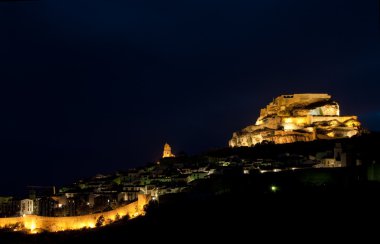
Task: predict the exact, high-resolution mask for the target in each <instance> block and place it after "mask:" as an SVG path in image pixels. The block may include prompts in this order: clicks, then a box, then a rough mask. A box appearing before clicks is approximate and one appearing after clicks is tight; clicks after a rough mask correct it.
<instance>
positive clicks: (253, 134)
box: [229, 93, 361, 147]
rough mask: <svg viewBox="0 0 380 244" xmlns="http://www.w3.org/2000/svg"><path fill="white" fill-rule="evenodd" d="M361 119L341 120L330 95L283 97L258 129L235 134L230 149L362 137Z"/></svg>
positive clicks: (264, 115) (272, 105)
mask: <svg viewBox="0 0 380 244" xmlns="http://www.w3.org/2000/svg"><path fill="white" fill-rule="evenodd" d="M360 125H361V124H360V122H359V121H358V118H357V116H340V109H339V104H338V103H337V102H335V101H333V100H332V99H331V96H330V95H328V94H313V93H308V94H293V95H282V96H279V97H277V98H275V99H274V100H273V102H271V103H270V104H269V105H267V106H266V107H265V108H263V109H261V111H260V116H259V118H258V119H257V121H256V123H255V125H250V126H247V127H246V128H244V129H242V130H241V131H238V132H234V133H233V136H232V138H231V140H230V141H229V146H230V147H241V146H248V147H249V146H253V145H255V144H257V143H261V142H264V141H267V142H274V143H276V144H282V143H292V142H297V141H313V140H317V139H333V138H343V137H352V136H354V135H357V134H359V133H360Z"/></svg>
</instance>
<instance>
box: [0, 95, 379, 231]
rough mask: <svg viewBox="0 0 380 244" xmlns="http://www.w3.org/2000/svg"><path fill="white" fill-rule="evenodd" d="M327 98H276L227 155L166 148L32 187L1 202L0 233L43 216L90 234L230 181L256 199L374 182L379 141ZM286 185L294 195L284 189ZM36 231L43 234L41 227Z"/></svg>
mask: <svg viewBox="0 0 380 244" xmlns="http://www.w3.org/2000/svg"><path fill="white" fill-rule="evenodd" d="M330 98H331V97H330V96H329V95H327V94H316V95H305V94H302V95H300V94H295V95H292V96H286V97H284V96H281V97H278V98H276V99H275V100H274V102H273V103H271V104H270V105H268V107H267V108H266V109H263V110H262V111H261V114H260V117H259V119H258V121H257V122H256V125H254V126H251V127H248V128H251V129H244V130H243V132H241V133H234V137H233V139H231V141H230V142H229V145H230V147H229V148H222V149H218V150H211V151H207V152H205V153H202V154H199V155H192V156H188V155H186V154H183V153H176V151H175V146H174V147H173V148H174V152H173V150H172V147H171V146H170V145H169V144H168V143H165V144H164V146H163V150H162V157H161V158H160V159H159V160H157V161H156V162H152V163H149V164H147V165H145V166H142V167H138V168H130V169H127V170H125V171H118V172H115V173H113V174H107V175H106V174H98V175H95V176H93V177H91V178H88V179H80V180H78V181H76V182H73V183H72V184H70V185H66V186H62V187H60V188H59V189H58V190H57V189H56V188H55V187H41V186H34V187H33V186H32V187H29V188H28V196H27V197H26V198H17V197H13V196H3V197H0V227H6V228H11V229H12V230H25V229H28V228H29V229H30V230H33V229H35V225H36V224H35V223H34V224H30V223H29V222H28V224H26V222H25V221H27V220H28V219H30V218H32V219H33V218H34V219H33V221H37V220H35V219H36V218H38V216H41V217H53V218H54V217H55V218H56V219H55V220H56V221H63V220H65V221H66V220H67V219H61V218H62V217H80V218H78V219H75V218H71V219H70V221H71V222H70V223H71V224H65V225H63V224H62V223H61V222H54V223H53V222H52V223H53V224H50V225H48V226H47V227H46V229H44V230H49V231H58V230H70V229H80V228H93V227H96V226H102V225H106V224H110V223H112V222H114V221H116V220H118V219H120V218H121V217H123V216H128V217H129V218H132V217H136V216H138V215H141V214H144V211H145V210H144V205H149V204H150V203H165V202H167V199H170V198H172V197H173V196H175V195H181V194H193V195H194V194H195V195H199V194H203V195H202V196H203V197H204V196H205V195H204V194H205V192H207V194H206V195H207V196H214V195H220V194H224V193H226V192H230V191H233V190H232V188H231V184H235V183H231V182H230V181H228V182H229V183H228V184H226V183H221V182H224V180H225V179H230V178H231V177H232V178H233V179H234V181H235V182H242V181H245V180H247V179H249V182H251V181H255V182H256V183H255V187H254V189H256V190H255V191H257V192H259V193H270V192H272V193H276V192H279V191H294V190H295V189H296V188H298V187H300V186H305V185H307V186H308V187H312V188H313V187H320V186H321V185H324V186H329V185H340V186H341V187H343V188H345V187H348V186H351V185H347V184H361V183H362V182H379V181H380V174H379V169H380V167H379V162H380V161H379V156H378V153H377V148H376V142H378V139H379V135H378V134H377V133H362V130H361V128H360V123H359V122H358V120H357V117H356V116H343V117H342V116H340V112H339V107H338V105H337V103H336V102H333V101H331V100H330ZM301 101H302V103H301ZM301 104H302V106H301ZM305 104H308V105H305ZM267 130H270V131H271V133H272V134H271V135H272V136H270V135H269V134H270V133H269V134H268V131H267ZM273 133H274V134H273ZM278 133H280V134H281V136H279V137H277V135H279V134H278ZM331 133H332V134H331ZM264 135H266V136H264ZM273 135H276V136H273ZM259 137H260V139H258V140H256V139H257V138H259ZM255 138H256V139H255ZM281 138H282V139H281ZM284 138H288V139H289V138H292V139H289V140H288V139H286V140H285V139H284ZM300 138H301V139H300ZM319 139H330V140H319ZM255 140H256V141H255ZM285 142H292V143H285ZM321 174H323V175H324V176H323V177H320V176H321ZM326 175H328V177H326ZM247 177H248V178H247ZM279 179H282V180H283V181H282V183H281V181H279ZM284 179H287V180H284ZM347 179H349V180H347ZM206 182H207V183H206ZM289 182H292V187H288V188H287V187H286V186H285V185H287V184H289ZM347 182H348V183H347ZM259 186H260V187H259ZM244 187H246V186H244ZM257 187H259V188H257ZM200 189H202V190H200ZM205 189H207V190H205ZM286 189H287V190H286ZM309 190H310V189H309ZM257 192H256V193H257ZM143 196H144V197H143ZM142 199H143V200H142ZM126 209H128V210H126ZM121 213H122V215H123V216H120V214H121ZM29 216H37V217H29ZM104 216H110V217H109V219H104ZM102 218H103V219H102ZM88 219H90V220H89V221H88ZM11 220H12V221H13V222H11V223H12V224H9V223H10V222H9V221H11ZM53 220H54V219H53ZM53 220H51V221H53ZM20 221H21V222H23V221H24V222H25V223H21V224H19V223H20ZM49 221H50V220H49ZM75 221H76V222H75ZM40 222H41V221H40ZM77 222H78V223H77ZM79 222H80V223H79ZM15 223H17V224H15ZM23 224H24V225H23ZM20 225H23V226H20ZM39 227H40V228H45V227H44V225H43V224H41V223H40V225H39Z"/></svg>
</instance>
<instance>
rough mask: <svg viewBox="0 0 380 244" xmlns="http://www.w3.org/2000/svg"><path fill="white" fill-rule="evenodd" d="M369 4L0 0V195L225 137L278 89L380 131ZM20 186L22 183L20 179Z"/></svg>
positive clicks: (373, 13)
mask: <svg viewBox="0 0 380 244" xmlns="http://www.w3.org/2000/svg"><path fill="white" fill-rule="evenodd" d="M378 15H379V7H378V1H364V2H363V1H357V0H328V1H327V0H326V1H321V0H318V1H317V0H308V1H285V0H267V1H241V0H234V1H220V0H218V1H217V0H215V1H210V0H189V1H178V0H175V1H174V0H173V1H166V0H160V1H157V0H154V1H153V0H152V1H144V0H133V1H132V0H91V1H84V0H54V1H53V0H50V1H49V0H40V1H0V80H1V89H0V98H1V105H2V106H1V122H0V123H1V124H0V125H1V126H0V145H1V152H0V153H1V154H0V163H1V165H2V166H1V172H2V174H1V177H0V194H9V193H11V192H13V191H15V192H16V191H21V190H22V189H23V186H25V185H28V184H29V185H30V184H33V185H36V184H44V185H50V184H56V185H62V184H65V183H70V182H72V181H73V180H75V179H78V178H83V177H88V176H92V175H94V174H96V173H102V172H105V173H106V172H113V171H115V170H117V169H127V168H129V167H132V166H136V165H143V164H144V163H146V162H149V161H155V160H157V159H158V158H159V157H160V155H161V150H162V147H163V144H164V143H165V142H166V141H167V142H169V143H170V144H171V145H172V147H173V149H174V152H175V153H176V152H177V153H178V152H179V151H185V152H187V153H190V154H192V153H197V152H200V151H203V150H207V149H209V148H213V147H223V146H226V145H227V141H228V139H229V138H230V136H231V134H232V132H233V131H235V130H238V129H240V128H242V127H244V126H246V125H248V124H251V123H253V122H254V121H255V120H256V118H257V116H258V113H259V109H260V108H261V107H263V106H264V105H266V104H267V103H268V102H270V101H271V99H272V98H273V97H276V96H278V95H280V94H288V93H289V94H290V93H302V92H326V93H330V94H332V95H333V96H334V97H335V99H336V100H337V101H338V102H340V105H341V110H342V113H343V114H356V115H359V118H360V119H361V120H362V121H363V123H364V125H365V126H367V127H369V128H370V129H373V130H379V129H380V128H379V125H380V124H379V123H380V99H378V97H379V90H380V89H379V88H380V85H379V82H380V42H379V41H380V39H379V30H380V28H379V16H378ZM20 189H21V190H20Z"/></svg>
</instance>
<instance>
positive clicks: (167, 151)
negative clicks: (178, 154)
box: [162, 143, 175, 158]
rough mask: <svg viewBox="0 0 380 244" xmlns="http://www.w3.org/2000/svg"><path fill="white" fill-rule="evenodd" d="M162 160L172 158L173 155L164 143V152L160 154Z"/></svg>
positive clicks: (168, 146)
mask: <svg viewBox="0 0 380 244" xmlns="http://www.w3.org/2000/svg"><path fill="white" fill-rule="evenodd" d="M162 157H163V158H173V157H175V155H174V154H173V153H172V148H171V147H170V145H169V144H167V143H165V145H164V152H163V153H162Z"/></svg>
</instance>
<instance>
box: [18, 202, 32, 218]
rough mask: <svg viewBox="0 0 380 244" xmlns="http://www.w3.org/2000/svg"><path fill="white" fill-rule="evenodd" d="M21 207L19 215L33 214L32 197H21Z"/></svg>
mask: <svg viewBox="0 0 380 244" xmlns="http://www.w3.org/2000/svg"><path fill="white" fill-rule="evenodd" d="M20 205H21V207H20V208H21V209H20V215H21V216H24V215H28V214H33V200H32V199H23V200H21V204H20Z"/></svg>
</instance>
